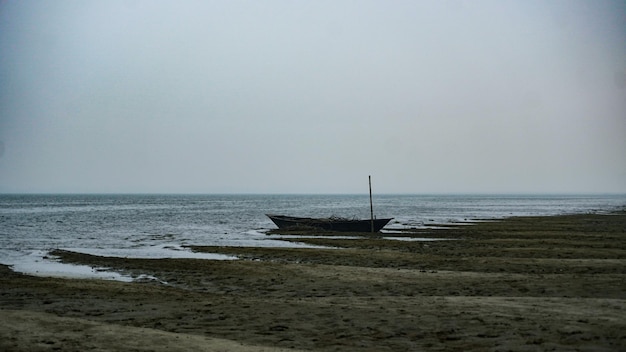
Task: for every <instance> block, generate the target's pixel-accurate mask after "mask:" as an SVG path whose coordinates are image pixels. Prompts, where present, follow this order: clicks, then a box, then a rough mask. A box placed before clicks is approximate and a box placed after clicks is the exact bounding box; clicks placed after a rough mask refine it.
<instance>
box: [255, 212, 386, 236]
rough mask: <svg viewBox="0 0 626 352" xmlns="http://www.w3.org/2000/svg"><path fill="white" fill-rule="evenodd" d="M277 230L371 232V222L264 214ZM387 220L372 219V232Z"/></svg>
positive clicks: (380, 227) (377, 229)
mask: <svg viewBox="0 0 626 352" xmlns="http://www.w3.org/2000/svg"><path fill="white" fill-rule="evenodd" d="M266 215H267V217H269V218H270V219H271V220H272V221H273V222H274V224H276V226H278V228H279V229H281V230H284V229H318V230H326V231H338V232H371V231H372V221H371V220H350V219H338V218H323V219H316V218H300V217H295V216H285V215H274V214H266ZM391 219H393V218H389V219H374V232H379V231H380V230H381V229H382V228H383V227H385V225H387V223H388V222H389V221H391Z"/></svg>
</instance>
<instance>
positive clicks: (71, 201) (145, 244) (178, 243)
mask: <svg viewBox="0 0 626 352" xmlns="http://www.w3.org/2000/svg"><path fill="white" fill-rule="evenodd" d="M623 209H626V194H622V195H375V196H374V197H373V210H374V215H375V216H376V217H378V218H388V217H390V218H394V219H393V220H392V221H391V222H390V223H389V224H388V225H387V226H386V227H385V229H384V231H383V236H385V237H387V238H390V239H397V240H403V238H401V237H394V236H393V234H394V231H397V230H398V229H405V228H420V229H428V228H429V227H431V226H433V225H445V224H453V223H455V224H456V223H465V224H468V226H471V223H472V222H475V221H484V220H490V219H501V218H506V217H511V216H530V215H546V216H547V215H558V214H576V213H608V212H613V211H617V210H623ZM268 213H269V214H284V215H293V216H303V217H329V216H338V217H346V218H366V219H369V217H370V201H369V195H368V194H365V195H257V194H253V195H242V194H237V195H169V194H168V195H158V194H150V195H146V194H141V195H124V194H120V195H111V194H106V195H98V194H75V195H68V194H58V195H54V194H45V195H35V194H27V195H17V194H5V195H0V264H4V265H8V266H10V267H11V268H12V269H13V270H14V271H17V272H22V273H26V274H31V275H40V276H53V277H74V278H100V279H109V280H120V281H132V280H136V279H138V278H137V277H129V276H127V275H124V274H121V273H117V272H113V271H111V270H108V268H95V267H90V266H83V265H69V264H64V263H61V262H60V261H59V260H57V258H55V257H54V256H52V255H50V251H52V250H54V249H63V250H70V251H75V252H81V253H87V254H93V255H100V256H115V257H128V258H198V259H207V260H236V259H237V258H236V257H233V256H227V255H221V254H211V253H196V252H192V251H190V250H189V249H188V248H187V247H186V246H189V245H207V246H253V247H311V246H310V245H306V244H304V243H299V242H293V241H285V240H284V238H283V237H281V236H279V235H268V234H266V232H267V231H268V230H270V229H274V228H276V227H275V225H274V224H273V223H272V222H271V221H270V220H269V218H268V217H267V216H266V215H265V214H268ZM423 240H432V238H424V239H423ZM144 279H145V278H144Z"/></svg>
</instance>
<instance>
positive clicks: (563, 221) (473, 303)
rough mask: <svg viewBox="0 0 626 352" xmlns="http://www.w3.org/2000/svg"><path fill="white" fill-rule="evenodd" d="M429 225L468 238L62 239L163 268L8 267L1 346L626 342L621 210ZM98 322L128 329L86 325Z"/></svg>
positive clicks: (625, 231)
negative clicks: (73, 275) (141, 249)
mask: <svg viewBox="0 0 626 352" xmlns="http://www.w3.org/2000/svg"><path fill="white" fill-rule="evenodd" d="M425 231H426V230H425ZM428 231H431V233H434V235H435V236H436V237H441V238H457V239H461V240H459V241H429V242H417V241H415V242H414V241H395V240H384V239H379V238H361V239H332V238H298V239H292V240H293V241H298V242H304V243H307V244H311V245H329V244H331V243H332V244H333V246H335V247H339V248H338V249H332V250H327V249H319V248H315V249H313V248H262V247H220V246H193V247H190V248H191V249H193V250H194V251H196V252H211V253H220V254H226V255H235V256H239V257H240V260H237V261H213V260H198V259H184V258H180V259H132V258H113V257H98V256H93V255H88V254H80V253H73V252H61V251H59V252H55V254H56V255H59V256H60V257H61V258H62V260H63V261H64V262H68V263H74V264H82V265H90V266H98V267H107V268H111V269H112V270H119V271H121V272H122V273H124V274H128V275H133V276H138V275H140V274H145V275H151V276H153V277H154V278H157V279H158V280H152V279H145V280H140V281H135V282H131V283H123V282H116V281H101V280H88V279H87V280H86V279H59V278H48V277H34V276H28V275H22V274H19V273H15V272H12V271H11V270H10V269H8V268H7V267H6V266H0V272H1V274H2V275H0V316H2V317H3V318H2V319H0V341H1V342H0V349H4V350H7V351H30V350H42V351H46V350H54V349H60V350H69V351H73V350H75V351H79V350H84V349H88V348H96V347H97V348H101V349H102V350H124V349H129V350H130V349H133V350H142V349H141V348H143V349H144V350H154V351H165V350H172V349H173V348H178V347H180V346H182V344H179V345H177V343H178V341H181V340H184V341H185V344H184V346H185V347H186V349H187V350H189V349H196V348H197V349H198V350H205V351H219V350H232V351H260V350H264V351H279V350H280V349H283V350H284V349H291V350H294V349H295V350H309V351H336V350H354V351H401V350H440V351H448V350H450V351H452V350H476V351H480V350H489V349H494V350H509V349H510V350H551V349H555V350H594V351H603V350H604V351H613V350H623V349H626V335H624V333H623V331H626V314H624V312H626V270H625V269H624V268H626V212H624V211H620V212H615V213H612V214H610V215H606V214H595V213H587V214H574V215H559V216H548V217H512V218H507V219H501V220H495V221H488V222H478V223H474V224H473V225H472V226H457V227H453V228H446V229H436V230H432V229H431V230H428ZM411 235H413V234H410V235H409V236H411ZM414 235H415V236H416V237H426V236H424V232H423V231H417V232H416V233H415V234H414ZM20 317H21V318H20ZM95 331H99V332H100V333H103V332H102V331H107V332H108V334H109V335H106V336H120V339H119V343H117V342H116V344H114V345H115V346H116V347H113V346H114V345H110V346H108V345H107V344H106V343H105V342H104V341H102V340H99V339H93V338H88V336H94V332H95ZM103 336H104V335H103ZM123 341H126V343H127V344H126V345H124V342H123ZM130 341H135V342H134V343H137V344H136V346H139V347H132V346H135V345H134V344H132V343H131V342H130ZM224 343H226V345H224ZM224 346H228V347H224ZM179 350H184V349H183V348H182V347H181V348H180V349H179Z"/></svg>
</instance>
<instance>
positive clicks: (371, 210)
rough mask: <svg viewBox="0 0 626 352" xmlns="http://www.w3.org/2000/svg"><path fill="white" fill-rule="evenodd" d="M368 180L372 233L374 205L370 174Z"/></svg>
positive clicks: (372, 227)
mask: <svg viewBox="0 0 626 352" xmlns="http://www.w3.org/2000/svg"><path fill="white" fill-rule="evenodd" d="M368 179H369V182H370V223H371V229H372V233H374V205H373V204H372V176H371V175H370V176H368Z"/></svg>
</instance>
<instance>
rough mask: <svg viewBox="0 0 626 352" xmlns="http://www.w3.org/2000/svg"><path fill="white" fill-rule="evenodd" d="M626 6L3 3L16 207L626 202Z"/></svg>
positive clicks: (3, 119)
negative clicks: (194, 198)
mask: <svg viewBox="0 0 626 352" xmlns="http://www.w3.org/2000/svg"><path fill="white" fill-rule="evenodd" d="M625 19H626V3H625V2H624V1H617V0H616V1H591V0H589V1H576V0H566V1H543V0H541V1H533V0H523V1H500V0H497V1H496V0H494V1H454V0H451V1H414V0H409V1H382V0H381V1H365V0H363V1H341V0H339V1H337V0H332V1H152V0H151V1H126V0H124V1H83V0H76V1H66V0H59V1H28V0H27V1H2V2H0V94H1V95H0V193H1V192H78V193H82V192H116V193H128V192H131V193H135V192H140V193H144V192H150V193H153V192H156V193H170V192H172V193H179V192H180V193H366V192H367V176H368V175H372V179H373V184H374V192H377V193H457V192H463V193H507V192H515V193H545V192H549V193H563V192H565V193H581V192H584V193H589V192H621V193H623V192H626V23H625V21H626V20H625Z"/></svg>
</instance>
